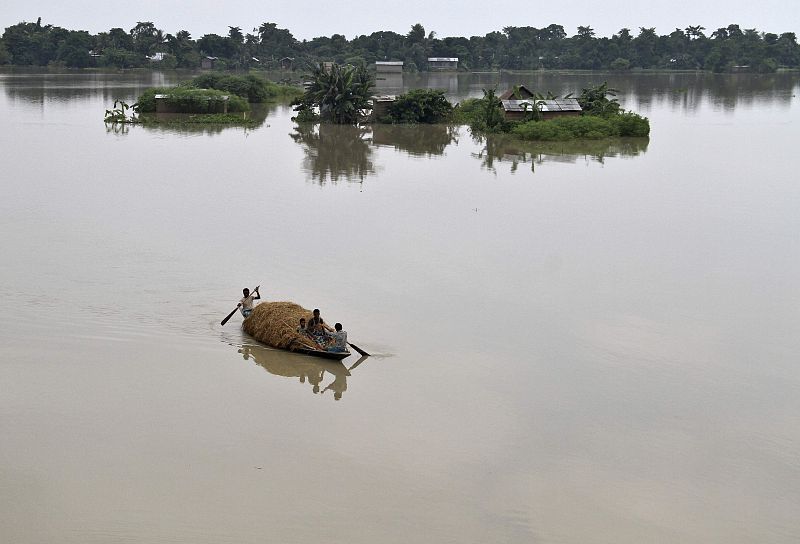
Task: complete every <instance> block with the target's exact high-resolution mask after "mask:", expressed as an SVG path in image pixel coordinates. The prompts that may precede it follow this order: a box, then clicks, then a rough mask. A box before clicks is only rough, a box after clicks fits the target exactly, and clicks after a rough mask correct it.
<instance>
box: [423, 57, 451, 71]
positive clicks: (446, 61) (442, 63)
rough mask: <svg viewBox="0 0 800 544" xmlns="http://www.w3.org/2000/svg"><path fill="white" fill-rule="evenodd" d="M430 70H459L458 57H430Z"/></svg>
mask: <svg viewBox="0 0 800 544" xmlns="http://www.w3.org/2000/svg"><path fill="white" fill-rule="evenodd" d="M428 69H429V70H458V57H428Z"/></svg>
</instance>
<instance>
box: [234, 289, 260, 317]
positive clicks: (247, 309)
mask: <svg viewBox="0 0 800 544" xmlns="http://www.w3.org/2000/svg"><path fill="white" fill-rule="evenodd" d="M258 289H259V288H258V287H256V290H255V291H253V294H252V295H251V294H250V289H248V288H247V287H245V288H244V289H242V294H243V295H244V297H242V300H240V301H239V304H237V306H238V307H239V311H240V312H242V315H243V316H244V317H248V316H249V315H250V314H252V313H253V306H254V304H253V302H254V301H256V300H259V299H260V298H261V295H260V294H259V292H258Z"/></svg>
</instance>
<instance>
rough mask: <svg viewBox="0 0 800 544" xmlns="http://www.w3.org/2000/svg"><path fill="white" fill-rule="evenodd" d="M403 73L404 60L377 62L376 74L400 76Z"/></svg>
mask: <svg viewBox="0 0 800 544" xmlns="http://www.w3.org/2000/svg"><path fill="white" fill-rule="evenodd" d="M402 71H403V61H402V60H378V61H375V72H377V73H378V74H399V73H401V72H402Z"/></svg>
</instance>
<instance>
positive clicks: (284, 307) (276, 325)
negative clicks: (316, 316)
mask: <svg viewBox="0 0 800 544" xmlns="http://www.w3.org/2000/svg"><path fill="white" fill-rule="evenodd" d="M302 317H304V318H305V319H306V321H308V320H309V319H311V318H312V317H313V314H312V312H311V310H307V309H305V308H303V307H302V306H300V305H299V304H295V303H294V302H262V303H261V304H259V305H258V306H256V307H255V308H254V309H253V313H251V314H250V316H249V317H247V319H245V320H244V321H243V322H242V328H243V329H244V331H245V332H246V333H247V334H249V335H250V336H252V337H253V338H255V339H256V340H258V341H259V342H261V343H263V344H266V345H268V346H271V347H273V348H278V349H285V350H288V351H293V352H296V353H303V354H306V355H313V356H315V357H323V358H325V359H336V360H342V359H344V358H345V357H347V356H349V355H350V352H349V351H342V352H333V351H325V350H324V349H320V348H319V346H318V345H317V344H316V343H315V342H314V341H313V340H312V339H311V338H309V337H308V336H307V335H305V334H302V333H298V332H297V325H298V324H299V323H300V318H302Z"/></svg>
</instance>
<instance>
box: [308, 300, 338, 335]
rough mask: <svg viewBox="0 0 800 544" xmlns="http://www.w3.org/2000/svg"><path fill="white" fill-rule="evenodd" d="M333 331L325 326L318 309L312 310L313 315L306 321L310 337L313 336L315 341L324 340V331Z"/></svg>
mask: <svg viewBox="0 0 800 544" xmlns="http://www.w3.org/2000/svg"><path fill="white" fill-rule="evenodd" d="M326 329H327V330H329V331H331V330H333V329H331V328H330V327H329V326H328V325H326V324H325V321H324V320H323V319H322V317H321V316H320V315H319V308H314V315H313V316H312V317H311V319H309V320H308V328H307V330H308V332H309V334H311V335H312V336H315V337H316V338H317V339H322V340H324V339H325V336H326V334H325V330H326Z"/></svg>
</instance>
